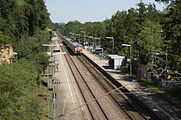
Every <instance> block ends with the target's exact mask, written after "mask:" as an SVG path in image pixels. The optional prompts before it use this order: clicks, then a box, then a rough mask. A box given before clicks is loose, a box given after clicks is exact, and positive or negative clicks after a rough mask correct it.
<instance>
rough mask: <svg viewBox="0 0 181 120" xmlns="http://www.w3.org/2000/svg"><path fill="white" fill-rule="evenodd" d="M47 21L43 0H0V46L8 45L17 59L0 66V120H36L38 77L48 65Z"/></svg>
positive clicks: (38, 111)
mask: <svg viewBox="0 0 181 120" xmlns="http://www.w3.org/2000/svg"><path fill="white" fill-rule="evenodd" d="M48 28H51V21H50V18H49V13H48V12H47V9H46V6H45V4H44V1H43V0H0V45H1V44H6V43H11V44H12V45H13V48H14V51H15V52H17V53H18V54H17V59H16V60H14V62H13V63H12V64H10V65H7V64H2V65H0V93H1V94H0V111H1V112H0V120H21V119H22V120H35V119H36V120H37V119H41V118H42V109H41V108H42V106H41V103H40V101H39V98H38V97H37V96H38V95H37V93H36V91H37V89H38V87H39V83H40V75H41V72H42V70H43V69H45V67H46V66H47V65H48V58H49V57H48V56H47V55H46V54H45V52H46V51H47V48H46V47H43V46H42V44H43V43H48V42H49V40H50V37H51V32H49V29H48Z"/></svg>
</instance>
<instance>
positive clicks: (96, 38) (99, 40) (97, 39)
mask: <svg viewBox="0 0 181 120" xmlns="http://www.w3.org/2000/svg"><path fill="white" fill-rule="evenodd" d="M94 39H95V40H99V47H101V39H100V38H94ZM95 43H96V42H95Z"/></svg>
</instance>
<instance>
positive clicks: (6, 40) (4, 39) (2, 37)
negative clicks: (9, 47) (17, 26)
mask: <svg viewBox="0 0 181 120" xmlns="http://www.w3.org/2000/svg"><path fill="white" fill-rule="evenodd" d="M9 39H10V37H9V36H7V35H4V34H3V33H2V32H0V45H2V44H7V43H9Z"/></svg>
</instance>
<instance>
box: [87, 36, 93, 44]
mask: <svg viewBox="0 0 181 120" xmlns="http://www.w3.org/2000/svg"><path fill="white" fill-rule="evenodd" d="M88 38H89V39H90V40H91V39H92V40H93V39H94V37H93V36H88ZM90 43H91V42H89V46H90Z"/></svg>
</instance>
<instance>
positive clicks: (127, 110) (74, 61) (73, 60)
mask: <svg viewBox="0 0 181 120" xmlns="http://www.w3.org/2000/svg"><path fill="white" fill-rule="evenodd" d="M59 37H60V36H59ZM61 49H62V50H63V51H66V52H67V53H68V51H67V50H66V49H65V48H61ZM65 58H66V60H67V61H68V64H69V67H70V69H71V71H72V74H73V76H74V78H75V80H76V83H77V85H78V87H79V90H80V92H81V94H82V96H83V98H84V101H85V103H86V104H85V105H86V106H87V108H88V110H89V112H90V114H91V117H92V119H93V120H94V119H97V120H98V119H110V120H112V119H114V120H116V119H120V120H123V119H124V120H144V119H145V120H147V119H150V117H145V116H144V115H143V114H141V113H139V112H138V111H137V109H136V108H135V107H134V106H133V105H131V103H130V102H129V99H128V98H127V97H126V96H125V95H124V94H123V93H122V92H121V91H120V90H118V89H116V87H115V86H114V85H113V84H111V83H110V82H109V81H106V82H105V81H103V79H101V78H99V77H98V76H100V75H96V73H95V71H94V70H93V68H92V67H91V66H88V62H86V59H85V58H84V57H82V56H71V55H70V54H67V55H65ZM80 61H81V62H80ZM80 68H82V69H80ZM81 70H83V71H81ZM85 71H86V72H85ZM86 73H87V74H88V75H87V76H86ZM90 76H91V77H90ZM86 77H87V78H88V77H89V78H91V79H90V80H88V79H86ZM93 86H99V89H98V87H93ZM100 89H102V91H104V93H103V92H100V93H98V92H97V91H98V90H99V91H101V90H100ZM110 91H112V92H110ZM102 94H103V95H102ZM104 95H105V96H104ZM100 96H101V97H100ZM99 98H101V99H99ZM108 99H109V100H108ZM106 100H107V101H108V102H106ZM110 102H111V106H114V107H111V108H114V109H116V110H117V111H116V112H115V111H114V112H115V113H113V111H112V110H111V109H109V108H110V106H109V105H106V104H110ZM127 104H129V105H127ZM125 105H126V106H125Z"/></svg>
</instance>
